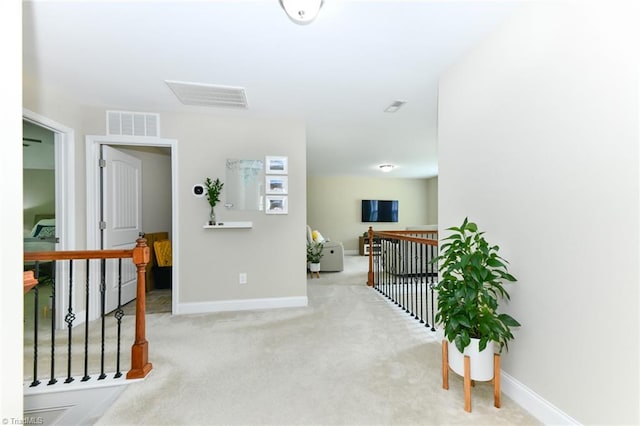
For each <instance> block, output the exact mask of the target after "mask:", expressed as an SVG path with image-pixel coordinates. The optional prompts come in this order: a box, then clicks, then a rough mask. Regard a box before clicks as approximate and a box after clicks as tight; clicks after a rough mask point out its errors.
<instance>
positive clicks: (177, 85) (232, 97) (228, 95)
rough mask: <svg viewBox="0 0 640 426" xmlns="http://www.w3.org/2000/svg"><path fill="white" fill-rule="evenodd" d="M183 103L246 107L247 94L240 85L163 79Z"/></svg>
mask: <svg viewBox="0 0 640 426" xmlns="http://www.w3.org/2000/svg"><path fill="white" fill-rule="evenodd" d="M164 82H165V83H167V86H169V88H170V89H171V90H172V91H173V93H174V94H175V95H176V97H177V98H178V100H179V101H180V102H182V103H183V104H184V105H196V106H208V107H222V108H245V109H246V108H248V107H249V105H248V103H247V94H246V92H245V90H244V88H242V87H232V86H220V85H214V84H204V83H188V82H184V81H171V80H165V81H164Z"/></svg>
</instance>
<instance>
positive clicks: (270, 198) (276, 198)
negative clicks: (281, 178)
mask: <svg viewBox="0 0 640 426" xmlns="http://www.w3.org/2000/svg"><path fill="white" fill-rule="evenodd" d="M265 200H266V206H265V213H267V214H287V213H289V205H288V203H287V201H288V200H287V196H286V195H267V196H266V197H265Z"/></svg>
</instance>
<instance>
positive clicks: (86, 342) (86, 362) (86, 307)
mask: <svg viewBox="0 0 640 426" xmlns="http://www.w3.org/2000/svg"><path fill="white" fill-rule="evenodd" d="M85 270H86V272H85V274H86V276H87V277H86V280H85V289H84V295H85V302H84V311H85V317H84V376H83V377H82V381H83V382H86V381H87V380H89V379H90V378H91V376H89V281H90V279H89V278H90V275H91V274H90V273H89V259H87V262H86V267H85Z"/></svg>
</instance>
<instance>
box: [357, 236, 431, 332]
mask: <svg viewBox="0 0 640 426" xmlns="http://www.w3.org/2000/svg"><path fill="white" fill-rule="evenodd" d="M368 242H369V271H368V274H367V286H369V287H372V288H373V289H375V290H377V291H378V292H379V293H381V294H382V295H383V296H385V297H386V298H387V299H389V300H390V301H391V302H393V303H394V304H395V305H396V306H398V307H399V308H401V309H402V310H404V311H405V312H406V313H407V314H409V315H410V316H411V317H413V318H414V319H415V320H416V321H419V322H420V323H424V325H425V327H428V328H430V329H431V331H435V294H434V292H435V286H436V285H437V279H438V272H437V265H435V264H434V263H433V262H432V259H434V258H436V257H437V254H438V231H436V230H402V231H399V230H398V231H374V230H373V227H369V232H368Z"/></svg>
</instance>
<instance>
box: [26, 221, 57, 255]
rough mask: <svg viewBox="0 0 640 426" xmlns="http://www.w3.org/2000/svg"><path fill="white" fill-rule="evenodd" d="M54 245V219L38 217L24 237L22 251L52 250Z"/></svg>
mask: <svg viewBox="0 0 640 426" xmlns="http://www.w3.org/2000/svg"><path fill="white" fill-rule="evenodd" d="M55 246H56V220H55V219H40V220H38V221H37V222H36V224H35V225H34V226H33V228H32V229H31V232H30V234H29V235H28V236H27V237H25V238H24V251H25V252H34V251H54V250H55Z"/></svg>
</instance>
